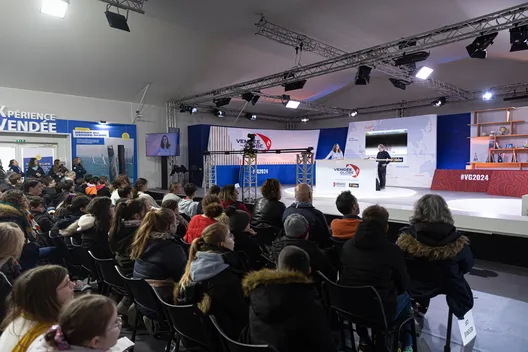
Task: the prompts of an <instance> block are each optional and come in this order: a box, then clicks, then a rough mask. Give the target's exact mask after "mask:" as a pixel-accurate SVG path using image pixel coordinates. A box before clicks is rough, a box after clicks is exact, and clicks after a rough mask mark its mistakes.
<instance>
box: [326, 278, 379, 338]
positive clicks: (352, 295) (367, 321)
mask: <svg viewBox="0 0 528 352" xmlns="http://www.w3.org/2000/svg"><path fill="white" fill-rule="evenodd" d="M317 274H318V275H319V276H320V277H321V278H322V289H323V294H324V296H325V297H324V299H325V300H326V303H327V305H328V307H330V309H333V310H334V311H336V312H337V314H339V315H341V316H344V317H346V318H347V319H350V320H351V321H352V322H353V323H355V324H358V325H362V326H366V327H369V328H374V329H381V330H385V329H387V318H386V317H385V311H384V309H383V302H382V301H381V297H380V295H379V294H378V291H376V289H375V288H374V287H372V286H357V287H350V286H343V285H339V284H336V283H335V282H332V281H331V280H330V279H328V278H327V277H326V276H325V275H324V274H323V273H321V272H320V271H317Z"/></svg>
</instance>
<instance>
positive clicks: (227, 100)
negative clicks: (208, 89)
mask: <svg viewBox="0 0 528 352" xmlns="http://www.w3.org/2000/svg"><path fill="white" fill-rule="evenodd" d="M230 102H231V98H220V99H213V103H214V104H215V105H216V107H217V108H219V107H222V106H225V105H229V103H230Z"/></svg>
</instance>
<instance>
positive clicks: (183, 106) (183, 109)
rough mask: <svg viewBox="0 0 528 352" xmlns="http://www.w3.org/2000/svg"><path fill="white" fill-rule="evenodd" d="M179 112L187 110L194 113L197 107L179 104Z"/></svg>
mask: <svg viewBox="0 0 528 352" xmlns="http://www.w3.org/2000/svg"><path fill="white" fill-rule="evenodd" d="M180 112H188V113H189V114H191V115H194V114H196V113H197V112H198V108H197V107H195V106H189V105H183V104H181V105H180Z"/></svg>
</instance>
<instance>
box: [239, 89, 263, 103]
mask: <svg viewBox="0 0 528 352" xmlns="http://www.w3.org/2000/svg"><path fill="white" fill-rule="evenodd" d="M242 99H244V100H245V101H247V102H248V103H251V105H253V106H255V104H256V103H257V101H258V100H259V99H260V95H256V94H253V93H250V92H248V93H244V94H242Z"/></svg>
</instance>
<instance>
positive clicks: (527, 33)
mask: <svg viewBox="0 0 528 352" xmlns="http://www.w3.org/2000/svg"><path fill="white" fill-rule="evenodd" d="M510 44H511V45H512V46H511V49H510V52H515V51H522V50H528V26H521V27H515V28H510Z"/></svg>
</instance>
